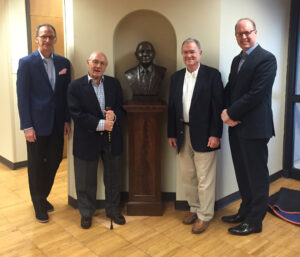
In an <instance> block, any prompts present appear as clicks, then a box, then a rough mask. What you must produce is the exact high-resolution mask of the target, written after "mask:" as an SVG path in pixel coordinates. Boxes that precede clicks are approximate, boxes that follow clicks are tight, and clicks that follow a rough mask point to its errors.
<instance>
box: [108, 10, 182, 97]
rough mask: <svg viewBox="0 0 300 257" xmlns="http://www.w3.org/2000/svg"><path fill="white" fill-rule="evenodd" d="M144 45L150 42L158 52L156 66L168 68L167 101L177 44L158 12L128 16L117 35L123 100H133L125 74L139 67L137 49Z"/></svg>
mask: <svg viewBox="0 0 300 257" xmlns="http://www.w3.org/2000/svg"><path fill="white" fill-rule="evenodd" d="M141 41H149V42H151V43H152V44H153V46H154V49H155V51H156V57H155V59H154V63H156V64H158V65H161V66H164V67H166V68H167V73H166V76H165V79H164V81H163V82H162V88H161V96H162V98H163V99H164V100H167V95H168V86H169V78H170V75H171V74H172V73H173V72H174V71H175V70H176V47H177V44H176V42H177V40H176V35H175V31H174V28H173V26H172V25H171V23H170V22H169V21H168V20H167V19H166V18H165V17H164V16H163V15H161V14H159V13H158V12H154V11H150V10H138V11H134V12H132V13H130V14H128V15H126V16H125V17H124V18H123V19H121V21H120V22H119V24H118V25H117V27H116V30H115V33H114V66H115V76H116V77H117V78H118V79H119V80H120V82H121V85H122V87H123V93H124V100H125V101H126V100H129V99H130V98H131V95H132V93H131V89H130V88H129V86H128V85H127V84H126V81H125V78H124V72H125V71H126V70H128V69H129V68H132V67H134V66H136V65H137V60H136V58H135V55H134V52H135V49H136V47H137V45H138V43H140V42H141Z"/></svg>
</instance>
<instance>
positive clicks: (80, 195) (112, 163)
mask: <svg viewBox="0 0 300 257" xmlns="http://www.w3.org/2000/svg"><path fill="white" fill-rule="evenodd" d="M99 157H101V159H102V162H103V176H104V177H103V180H104V186H105V211H106V214H107V215H111V214H112V215H114V214H118V213H119V212H120V209H119V204H120V187H121V170H120V161H121V155H117V156H115V155H112V154H111V153H110V152H108V151H102V153H101V155H100V156H99ZM98 162H99V159H98V160H96V161H88V160H82V159H80V158H77V157H75V156H74V169H75V185H76V193H77V204H78V209H79V212H80V214H81V215H82V216H92V215H93V214H94V212H95V210H96V202H97V199H96V194H97V181H98V180H97V171H98Z"/></svg>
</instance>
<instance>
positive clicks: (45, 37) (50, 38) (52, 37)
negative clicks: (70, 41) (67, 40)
mask: <svg viewBox="0 0 300 257" xmlns="http://www.w3.org/2000/svg"><path fill="white" fill-rule="evenodd" d="M38 37H39V38H41V39H42V40H47V38H49V40H53V39H55V36H53V35H50V36H46V35H42V36H38Z"/></svg>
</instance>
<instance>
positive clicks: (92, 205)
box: [68, 51, 126, 229]
mask: <svg viewBox="0 0 300 257" xmlns="http://www.w3.org/2000/svg"><path fill="white" fill-rule="evenodd" d="M87 65H88V74H87V75H85V76H83V77H81V78H79V79H77V80H74V81H72V82H71V84H70V86H69V90H68V105H69V110H70V113H71V116H72V118H73V120H74V137H73V154H74V169H75V182H76V193H77V203H78V209H79V211H80V214H81V226H82V228H85V229H87V228H89V227H90V226H91V224H92V216H93V214H94V212H95V210H96V192H97V170H98V161H99V157H101V159H102V162H103V169H104V170H103V173H104V185H105V211H106V216H107V217H110V218H112V220H113V221H114V222H115V223H117V224H119V225H123V224H125V222H126V221H125V218H124V216H123V215H122V214H121V213H120V209H119V203H120V185H121V167H120V160H121V153H122V150H123V149H122V131H121V124H120V122H121V120H122V119H123V118H124V116H125V111H124V110H123V108H122V89H121V85H120V83H119V81H118V80H117V79H115V78H112V77H109V76H104V75H103V73H104V71H105V69H106V67H107V59H106V56H105V55H104V54H103V53H102V52H96V51H95V52H93V53H92V54H91V55H90V57H89V58H88V60H87Z"/></svg>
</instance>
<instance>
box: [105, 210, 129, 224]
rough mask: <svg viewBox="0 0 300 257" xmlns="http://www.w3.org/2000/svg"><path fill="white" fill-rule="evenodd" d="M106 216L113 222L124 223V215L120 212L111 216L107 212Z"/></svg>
mask: <svg viewBox="0 0 300 257" xmlns="http://www.w3.org/2000/svg"><path fill="white" fill-rule="evenodd" d="M106 217H108V218H110V219H112V220H113V222H114V223H116V224H118V225H124V224H125V223H126V220H125V217H124V216H123V215H122V214H121V213H119V214H113V215H112V216H111V215H110V214H107V215H106Z"/></svg>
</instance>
